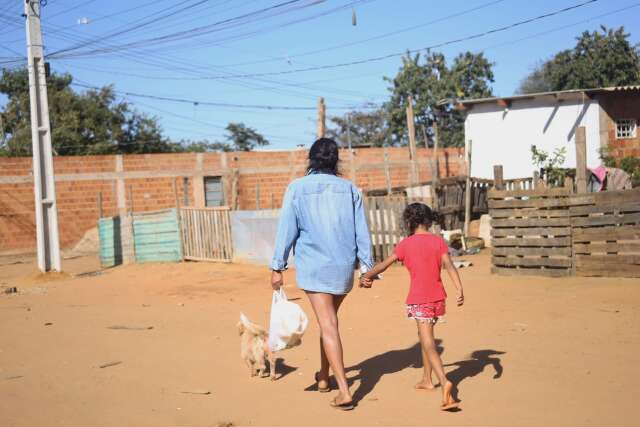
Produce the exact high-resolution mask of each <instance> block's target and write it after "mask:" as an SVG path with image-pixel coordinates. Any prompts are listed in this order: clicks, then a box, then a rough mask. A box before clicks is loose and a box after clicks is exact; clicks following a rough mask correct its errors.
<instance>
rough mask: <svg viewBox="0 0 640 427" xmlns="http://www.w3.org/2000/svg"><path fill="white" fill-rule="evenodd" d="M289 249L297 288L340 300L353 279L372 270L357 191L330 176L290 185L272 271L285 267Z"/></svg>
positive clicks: (318, 175)
mask: <svg viewBox="0 0 640 427" xmlns="http://www.w3.org/2000/svg"><path fill="white" fill-rule="evenodd" d="M292 248H293V251H294V254H295V259H296V280H297V283H298V286H299V287H300V288H302V289H304V290H307V291H314V292H325V293H330V294H337V295H341V294H345V293H347V292H349V291H350V290H351V288H352V287H353V274H354V269H355V268H356V266H357V261H360V264H361V268H362V269H364V270H367V271H368V270H370V269H371V268H372V267H373V260H372V258H371V237H370V235H369V228H368V226H367V220H366V217H365V212H364V208H363V205H362V197H361V196H360V193H359V192H358V189H357V188H356V187H355V186H354V185H353V184H352V183H351V182H350V181H347V180H346V179H342V178H339V177H337V176H335V175H330V174H323V173H312V174H309V175H307V176H305V177H303V178H300V179H297V180H295V181H293V182H292V183H291V184H289V187H288V188H287V192H286V193H285V196H284V202H283V206H282V211H281V213H280V221H279V223H278V233H277V237H276V244H275V253H274V255H273V260H272V262H271V268H272V269H273V270H284V269H286V267H287V260H288V258H289V252H290V251H291V249H292Z"/></svg>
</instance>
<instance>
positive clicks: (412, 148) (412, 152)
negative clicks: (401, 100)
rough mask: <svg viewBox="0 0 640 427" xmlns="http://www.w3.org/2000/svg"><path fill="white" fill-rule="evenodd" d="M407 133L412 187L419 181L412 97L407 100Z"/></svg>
mask: <svg viewBox="0 0 640 427" xmlns="http://www.w3.org/2000/svg"><path fill="white" fill-rule="evenodd" d="M407 131H408V133H409V160H410V162H411V171H410V176H411V178H410V181H411V185H416V183H417V181H418V176H417V175H418V171H417V170H416V160H417V154H416V123H415V117H414V115H413V97H412V96H411V95H409V97H408V100H407Z"/></svg>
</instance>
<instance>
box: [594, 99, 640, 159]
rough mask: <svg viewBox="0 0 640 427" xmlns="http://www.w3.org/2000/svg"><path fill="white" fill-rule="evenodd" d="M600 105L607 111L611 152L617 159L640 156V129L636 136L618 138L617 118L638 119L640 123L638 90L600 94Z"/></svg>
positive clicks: (608, 139)
mask: <svg viewBox="0 0 640 427" xmlns="http://www.w3.org/2000/svg"><path fill="white" fill-rule="evenodd" d="M599 100H600V105H601V106H602V108H603V110H604V111H605V112H606V116H607V117H606V128H607V141H608V147H609V154H610V155H611V156H612V157H614V158H615V159H616V160H618V161H619V160H620V159H622V158H624V157H629V156H633V157H640V130H638V131H636V137H635V138H625V139H616V119H636V123H638V124H640V99H639V96H638V93H637V92H632V91H629V92H613V93H611V94H606V95H604V96H602V95H601V96H600V98H599Z"/></svg>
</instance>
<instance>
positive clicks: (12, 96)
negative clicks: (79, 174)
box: [0, 69, 177, 156]
mask: <svg viewBox="0 0 640 427" xmlns="http://www.w3.org/2000/svg"><path fill="white" fill-rule="evenodd" d="M71 83H72V77H71V76H70V75H69V74H55V73H53V74H51V75H50V76H49V77H48V78H47V85H48V96H49V113H50V121H51V136H52V141H53V149H54V152H55V153H57V154H59V155H86V154H113V153H158V152H171V151H176V149H177V146H176V144H173V143H171V142H170V141H169V140H168V139H167V138H165V137H163V135H162V131H161V129H160V126H159V125H158V122H157V119H156V118H155V117H149V116H147V115H145V114H141V113H139V112H137V111H136V110H135V109H133V108H132V107H131V105H130V104H128V103H127V102H124V101H117V100H116V96H115V93H114V91H113V89H112V88H111V87H103V88H101V89H99V90H87V91H86V92H84V93H76V92H75V91H73V89H72V88H71ZM0 93H2V94H4V95H6V97H7V98H8V100H7V103H6V105H5V108H4V109H3V110H2V111H0V126H2V129H0V135H3V139H2V140H0V155H5V156H29V155H31V122H30V116H31V114H30V106H29V78H28V74H27V71H26V70H25V69H19V70H12V71H11V70H3V71H2V78H0Z"/></svg>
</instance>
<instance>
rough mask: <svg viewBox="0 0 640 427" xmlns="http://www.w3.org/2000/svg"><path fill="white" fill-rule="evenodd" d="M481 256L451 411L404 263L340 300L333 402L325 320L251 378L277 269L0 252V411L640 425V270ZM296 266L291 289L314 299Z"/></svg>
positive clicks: (469, 287)
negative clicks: (322, 358)
mask: <svg viewBox="0 0 640 427" xmlns="http://www.w3.org/2000/svg"><path fill="white" fill-rule="evenodd" d="M467 259H469V260H471V261H473V262H474V264H475V265H474V266H473V267H471V268H468V269H464V270H461V274H462V277H463V282H464V284H465V293H466V298H467V302H466V305H465V306H464V307H463V308H462V309H458V308H456V307H455V304H454V303H453V300H451V304H450V309H449V313H448V318H447V322H446V323H445V324H443V325H439V326H438V327H437V328H436V334H437V336H438V337H439V338H440V339H441V341H440V347H441V348H442V350H443V359H444V361H445V363H446V364H448V366H447V371H448V374H449V375H450V377H451V378H452V379H453V380H454V381H455V382H457V383H458V385H459V394H458V397H459V399H460V400H461V408H462V410H461V411H460V412H458V413H441V412H440V411H438V403H439V393H438V392H435V393H430V392H416V391H414V390H413V389H412V386H413V384H414V383H415V382H416V381H417V380H418V379H419V377H420V374H421V369H420V367H421V362H420V358H419V349H418V347H417V345H416V344H417V337H416V330H415V326H414V324H413V323H412V322H411V321H409V320H407V319H405V318H404V316H403V310H402V309H403V305H402V304H403V300H404V297H405V292H406V290H407V286H408V285H407V274H406V273H405V271H404V270H403V268H402V267H397V268H393V269H392V270H390V271H389V272H388V273H387V274H386V276H385V279H384V280H383V281H381V282H377V283H376V284H375V286H374V288H373V289H371V290H363V289H356V290H354V292H353V293H352V294H350V296H349V297H348V299H347V300H346V302H345V304H344V306H343V311H342V313H341V329H342V333H343V340H344V343H345V351H346V355H345V358H346V360H345V362H346V364H347V366H348V367H349V372H348V376H349V378H350V379H351V382H352V390H353V391H354V392H355V397H356V399H357V400H358V407H357V408H356V410H354V411H352V412H350V413H343V412H338V411H336V410H334V409H331V408H330V407H329V405H328V403H329V399H330V398H331V394H329V395H327V394H320V393H317V392H315V391H306V389H308V388H309V386H312V385H313V381H312V379H313V373H314V372H315V370H316V369H317V365H318V344H317V340H318V330H317V327H316V325H315V323H312V324H311V327H310V329H309V331H308V333H307V334H306V335H305V338H304V342H303V345H302V346H301V347H298V348H296V349H293V350H289V351H285V352H283V353H282V354H280V357H281V358H282V359H283V360H281V361H280V363H279V369H280V372H281V373H282V375H283V376H282V377H281V378H280V379H279V380H278V381H276V382H270V381H268V380H267V379H256V378H250V377H249V375H248V373H247V370H246V367H245V366H244V365H243V363H242V361H241V360H240V358H239V340H238V335H237V330H236V327H235V325H236V322H237V320H238V316H239V313H240V312H241V311H242V312H244V313H245V314H247V316H249V318H251V319H252V320H253V321H255V322H257V323H261V324H263V325H266V322H267V319H268V311H269V304H270V297H271V293H270V289H269V287H268V272H267V271H266V269H264V268H260V267H253V266H245V265H222V264H208V263H184V264H158V265H133V266H126V267H119V268H115V269H112V270H108V271H105V272H103V273H102V274H100V275H96V276H91V275H89V276H80V277H76V276H75V275H76V274H78V273H82V272H85V273H86V272H91V271H94V270H96V269H97V268H98V266H97V262H96V260H94V259H92V258H80V259H75V260H70V261H67V263H66V265H65V268H66V269H67V271H68V273H69V275H68V276H62V277H57V278H55V280H52V279H43V278H41V277H38V276H37V275H35V270H34V267H33V262H32V261H27V263H26V264H12V263H11V262H13V261H15V260H14V259H9V260H8V261H7V260H0V287H1V288H2V289H3V290H4V289H6V288H7V287H10V286H17V287H18V290H19V293H17V294H13V295H5V294H2V295H0V330H1V332H0V425H1V426H7V427H9V426H202V427H213V426H220V425H227V424H225V423H233V424H228V425H234V426H276V425H277V426H282V427H288V426H300V425H304V426H332V427H339V426H375V425H380V426H425V425H430V426H449V427H450V426H513V425H517V426H540V425H547V426H599V425H602V424H603V423H606V425H616V426H637V425H638V421H637V419H635V418H637V417H634V416H633V415H634V414H636V411H635V409H636V408H637V405H638V404H637V392H638V390H640V389H639V387H640V386H639V384H640V363H639V361H640V359H639V356H638V354H639V351H640V281H639V280H634V279H604V278H589V279H584V278H571V279H547V278H513V277H496V276H492V275H490V274H489V257H488V255H487V254H481V255H478V256H474V257H468V258H467ZM3 261H4V263H3ZM286 278H287V279H288V281H287V288H286V289H287V292H288V294H289V297H290V298H292V299H294V300H296V301H297V302H299V303H300V304H301V305H302V306H303V308H304V309H305V310H306V311H307V313H308V314H309V315H310V316H312V313H311V311H310V307H309V304H308V302H307V301H306V299H305V296H304V295H303V294H302V293H301V292H300V291H299V290H297V289H296V288H295V286H294V279H293V275H292V273H290V272H289V273H287V277H286ZM450 293H451V294H453V291H452V292H450ZM112 326H127V327H136V328H141V329H136V330H123V329H109V327H112ZM147 327H153V329H145V328H147ZM115 362H121V363H119V364H115V365H113V366H109V367H105V368H100V366H101V365H105V364H110V363H115ZM185 391H186V392H189V391H210V393H211V394H209V395H200V394H186V393H183V392H185Z"/></svg>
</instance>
